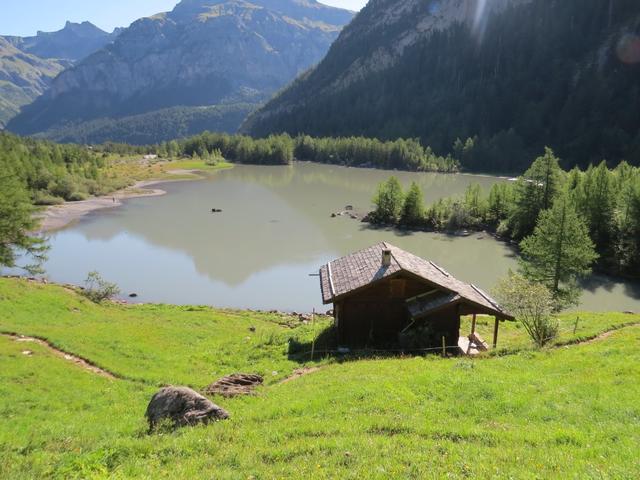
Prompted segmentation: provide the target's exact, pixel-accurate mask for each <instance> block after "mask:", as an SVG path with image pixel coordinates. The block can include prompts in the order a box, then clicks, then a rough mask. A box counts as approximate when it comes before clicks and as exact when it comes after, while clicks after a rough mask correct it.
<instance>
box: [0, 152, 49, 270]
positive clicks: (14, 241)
mask: <svg viewBox="0 0 640 480" xmlns="http://www.w3.org/2000/svg"><path fill="white" fill-rule="evenodd" d="M0 172H2V173H1V174H0V175H2V176H0V266H4V267H9V268H13V267H16V266H17V265H16V261H17V257H18V256H19V255H22V254H26V255H27V256H28V257H30V259H31V260H33V261H34V264H33V265H25V266H22V267H21V268H24V269H25V270H27V271H28V272H30V273H37V272H39V271H40V269H39V265H40V264H41V263H42V261H43V260H44V253H45V251H46V246H45V245H44V242H43V240H42V239H41V238H39V237H35V236H33V235H30V234H29V233H30V232H31V231H32V230H33V229H34V228H35V227H36V226H37V222H36V221H34V220H33V217H32V215H33V213H34V208H33V206H32V204H31V199H30V198H29V194H28V193H27V190H26V189H25V187H24V185H23V184H22V182H21V181H20V180H19V179H18V177H17V176H16V175H14V174H13V172H12V171H11V170H10V169H9V168H8V165H6V164H5V165H3V162H0Z"/></svg>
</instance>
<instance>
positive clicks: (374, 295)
mask: <svg viewBox="0 0 640 480" xmlns="http://www.w3.org/2000/svg"><path fill="white" fill-rule="evenodd" d="M320 286H321V290H322V300H323V302H324V304H325V305H327V304H333V315H334V320H335V325H336V327H337V334H338V344H339V345H340V346H344V347H352V348H360V347H374V346H378V347H391V346H392V345H401V344H402V339H403V338H404V337H406V336H407V335H408V334H410V333H411V332H412V331H414V332H416V331H418V329H420V330H419V331H420V332H427V334H426V335H422V337H423V338H427V339H428V341H427V342H426V343H427V344H425V345H423V347H422V348H442V344H443V338H444V344H445V347H446V348H447V350H448V351H449V352H451V351H458V352H461V353H464V354H473V353H477V352H479V351H482V350H485V349H486V348H488V347H487V344H486V343H485V342H484V340H483V339H481V338H480V337H479V335H478V334H477V333H476V332H475V319H476V317H477V315H490V316H492V317H494V318H495V324H494V325H495V327H494V335H493V346H494V348H495V347H496V346H497V342H498V327H499V324H500V322H503V321H505V320H513V317H512V316H511V315H510V314H509V313H507V312H506V311H505V310H504V309H503V308H502V307H500V305H498V303H497V302H496V301H495V300H493V299H492V298H491V297H490V296H489V295H488V294H486V293H485V292H483V291H482V290H481V289H480V288H478V287H476V286H475V285H472V284H468V283H464V282H462V281H460V280H458V279H456V278H454V277H453V276H451V275H450V274H449V273H448V272H447V271H446V270H444V269H443V268H442V267H440V266H438V265H436V264H435V263H434V262H431V261H428V260H424V259H422V258H420V257H417V256H415V255H413V254H411V253H409V252H405V251H404V250H401V249H400V248H398V247H395V246H393V245H390V244H389V243H386V242H383V243H379V244H377V245H374V246H372V247H369V248H366V249H364V250H361V251H359V252H355V253H353V254H351V255H348V256H346V257H343V258H340V259H337V260H334V261H332V262H330V263H328V264H327V265H324V266H323V267H322V268H321V269H320ZM466 315H472V316H473V322H472V328H471V332H470V334H469V335H467V336H464V337H461V336H460V318H461V317H462V316H466Z"/></svg>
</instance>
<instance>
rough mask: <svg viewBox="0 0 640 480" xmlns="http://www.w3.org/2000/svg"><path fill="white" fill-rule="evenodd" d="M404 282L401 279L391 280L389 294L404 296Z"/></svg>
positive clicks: (398, 296) (394, 296) (397, 296)
mask: <svg viewBox="0 0 640 480" xmlns="http://www.w3.org/2000/svg"><path fill="white" fill-rule="evenodd" d="M406 283H407V282H406V281H405V280H403V279H395V280H391V296H392V297H393V298H404V296H405V289H406Z"/></svg>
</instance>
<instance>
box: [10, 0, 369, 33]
mask: <svg viewBox="0 0 640 480" xmlns="http://www.w3.org/2000/svg"><path fill="white" fill-rule="evenodd" d="M320 1H321V2H322V3H324V4H327V5H333V6H335V7H342V8H347V9H350V10H360V9H361V8H362V7H363V6H364V5H365V4H366V3H367V0H320ZM176 3H178V0H0V12H2V13H1V14H0V35H19V36H29V35H35V34H36V32H37V31H38V30H42V31H44V32H53V31H56V30H60V29H61V28H62V27H64V24H65V22H66V21H67V20H70V21H72V22H82V21H85V20H88V21H90V22H91V23H93V24H95V25H97V26H98V27H100V28H102V29H103V30H106V31H108V32H111V31H112V30H113V29H114V28H115V27H127V26H129V25H130V24H131V23H132V22H133V21H135V20H137V19H138V18H141V17H148V16H149V15H153V14H155V13H159V12H166V11H169V10H172V9H173V7H174V6H175V4H176Z"/></svg>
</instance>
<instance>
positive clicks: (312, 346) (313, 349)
mask: <svg viewBox="0 0 640 480" xmlns="http://www.w3.org/2000/svg"><path fill="white" fill-rule="evenodd" d="M315 320H316V309H315V308H314V309H313V313H312V314H311V331H312V332H313V333H312V335H313V340H311V361H312V362H313V354H314V353H315V350H316V329H315V328H314V327H315V323H316V322H315Z"/></svg>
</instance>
